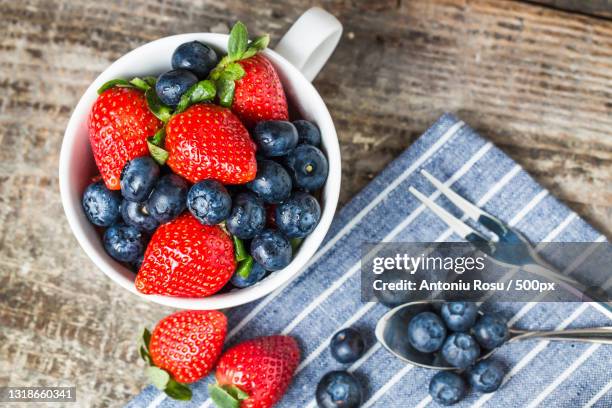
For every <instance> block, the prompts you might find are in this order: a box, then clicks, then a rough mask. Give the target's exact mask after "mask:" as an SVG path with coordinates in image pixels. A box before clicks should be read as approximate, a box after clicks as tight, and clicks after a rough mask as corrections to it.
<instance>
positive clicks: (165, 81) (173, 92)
mask: <svg viewBox="0 0 612 408" xmlns="http://www.w3.org/2000/svg"><path fill="white" fill-rule="evenodd" d="M196 82H198V77H197V76H195V74H194V73H192V72H190V71H187V70H186V69H175V70H172V71H168V72H164V73H163V74H161V75H160V76H159V77H158V78H157V82H156V83H155V92H156V93H157V96H158V97H159V99H160V100H161V101H162V102H163V103H164V104H166V105H168V106H170V107H173V108H174V107H176V105H178V103H179V101H180V100H181V96H183V94H184V93H185V92H187V90H188V89H189V88H191V86H192V85H194V84H195V83H196Z"/></svg>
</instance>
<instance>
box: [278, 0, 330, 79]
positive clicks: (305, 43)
mask: <svg viewBox="0 0 612 408" xmlns="http://www.w3.org/2000/svg"><path fill="white" fill-rule="evenodd" d="M341 35H342V24H341V23H340V21H338V19H337V18H336V17H334V16H333V15H331V14H330V13H328V12H327V11H325V10H323V9H322V8H319V7H313V8H311V9H309V10H308V11H306V12H305V13H304V14H302V15H301V16H300V18H298V19H297V21H296V22H295V23H293V25H292V26H291V28H290V29H289V31H287V33H286V34H285V35H284V36H283V38H281V40H280V42H279V43H278V45H277V46H276V49H275V51H276V52H278V53H279V54H280V55H282V56H283V57H284V58H285V59H286V60H287V61H289V62H290V63H291V64H292V65H293V66H295V67H296V68H297V69H299V70H300V71H301V72H302V74H303V75H304V76H305V77H306V79H307V80H309V81H311V82H312V80H313V79H314V78H315V77H316V76H317V74H318V73H319V71H321V68H323V65H325V63H326V62H327V60H328V59H329V57H330V56H331V55H332V53H333V52H334V49H335V48H336V45H338V41H340V36H341Z"/></svg>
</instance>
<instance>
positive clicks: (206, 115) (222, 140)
mask: <svg viewBox="0 0 612 408" xmlns="http://www.w3.org/2000/svg"><path fill="white" fill-rule="evenodd" d="M165 149H166V150H167V151H168V153H169V157H168V161H167V164H168V166H170V168H171V169H172V170H173V171H174V172H175V173H177V174H179V175H181V176H183V177H184V178H186V179H187V180H189V181H191V182H193V183H196V182H198V181H201V180H204V179H215V180H217V181H220V182H221V183H223V184H244V183H247V182H249V181H251V180H253V179H254V178H255V174H256V173H257V161H256V160H255V143H253V141H252V140H251V138H250V136H249V132H248V131H247V130H246V128H245V127H244V126H243V125H242V123H241V122H240V120H239V119H238V118H237V117H236V116H235V115H234V114H233V113H232V112H231V111H230V110H229V109H227V108H223V107H220V106H216V105H212V104H195V105H192V106H191V107H189V108H188V109H187V110H185V111H184V112H182V113H179V114H176V115H174V116H173V117H172V119H170V121H169V122H168V126H167V127H166V140H165Z"/></svg>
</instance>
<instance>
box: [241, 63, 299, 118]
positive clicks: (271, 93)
mask: <svg viewBox="0 0 612 408" xmlns="http://www.w3.org/2000/svg"><path fill="white" fill-rule="evenodd" d="M238 64H240V65H241V66H242V68H243V69H244V72H245V75H244V76H243V77H242V78H241V79H239V80H238V81H236V90H235V91H234V101H233V103H232V111H233V112H234V113H235V114H236V115H237V116H238V117H239V118H240V119H241V120H242V122H243V123H244V124H245V125H246V126H247V127H248V128H251V127H253V126H255V124H256V123H257V122H261V121H264V120H288V119H289V111H288V108H287V98H286V97H285V91H284V90H283V85H282V84H281V82H280V79H279V78H278V74H277V73H276V69H274V66H273V65H272V63H271V62H270V60H268V59H267V58H266V57H264V56H263V55H261V54H257V55H255V56H253V57H251V58H247V59H244V60H241V61H239V62H238Z"/></svg>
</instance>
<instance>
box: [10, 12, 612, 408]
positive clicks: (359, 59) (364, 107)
mask: <svg viewBox="0 0 612 408" xmlns="http://www.w3.org/2000/svg"><path fill="white" fill-rule="evenodd" d="M267 3H271V4H267ZM310 3H311V4H310ZM535 3H538V2H537V1H536V2H528V3H520V2H508V1H485V0H483V1H466V0H436V1H432V0H411V1H398V0H386V1H384V0H381V1H376V2H368V1H350V0H349V1H346V0H337V1H332V0H329V1H323V2H306V1H298V0H287V1H283V2H280V1H279V2H265V1H252V2H244V1H239V0H229V1H211V0H200V1H196V2H189V1H179V0H172V1H166V2H161V1H155V2H147V1H144V0H134V1H129V2H127V1H118V0H117V1H112V2H101V1H92V0H51V1H43V0H40V1H19V2H18V1H4V2H2V3H0V15H2V16H3V24H2V26H1V27H0V44H1V45H0V64H1V66H2V69H1V70H0V84H1V89H2V92H1V93H0V129H1V132H0V141H1V143H0V386H3V385H59V384H62V385H76V386H77V387H78V391H77V394H78V402H79V405H80V406H118V405H121V404H122V403H123V402H124V401H126V400H127V399H129V398H130V397H131V396H133V395H134V394H136V393H137V392H138V390H139V389H141V387H142V386H143V385H144V384H145V380H144V377H143V375H142V365H141V364H139V362H138V357H137V353H136V346H135V344H136V341H137V338H138V336H139V334H140V331H141V328H142V327H143V326H144V325H148V326H152V325H153V324H154V323H155V322H156V321H157V320H158V319H159V318H161V317H162V316H164V315H165V314H167V313H168V312H169V311H170V310H169V309H167V308H162V307H158V306H155V305H153V304H148V303H144V302H142V301H140V300H139V299H137V298H136V297H135V296H133V295H130V294H128V293H127V292H126V291H124V290H123V289H120V288H119V287H118V286H116V285H115V284H113V283H111V281H110V280H109V279H108V278H106V277H105V276H104V275H103V274H102V273H101V272H100V271H98V270H97V269H96V268H95V267H94V265H93V264H92V263H91V262H90V261H89V259H88V258H87V257H86V256H85V254H84V253H83V252H82V251H81V249H80V248H79V246H78V244H77V242H76V240H75V239H74V238H73V236H72V234H71V232H70V229H69V227H68V224H67V222H66V220H65V218H64V214H63V210H62V207H61V204H60V199H59V193H58V177H57V167H58V157H59V150H60V145H61V141H62V135H63V131H64V127H65V126H66V123H67V120H68V118H69V115H70V112H71V111H72V109H73V107H74V106H75V104H76V102H77V100H78V98H79V97H80V95H81V94H82V93H83V91H84V90H85V88H86V87H87V86H88V84H89V83H90V82H91V81H92V80H93V78H95V77H96V75H98V74H99V73H100V72H101V71H102V70H103V69H104V68H105V67H106V66H108V65H109V64H110V63H111V62H112V61H113V60H115V59H116V58H117V57H119V56H120V55H122V54H124V53H125V52H127V51H129V50H130V49H132V48H135V47H137V46H139V45H141V44H143V43H145V42H147V41H151V40H154V39H156V38H159V37H163V36H167V35H171V34H177V33H182V32H194V31H216V32H223V31H227V28H228V27H229V26H231V24H232V23H233V22H234V21H236V20H237V19H240V20H242V21H244V22H245V23H246V24H247V25H248V27H249V28H250V29H251V30H252V32H254V33H263V32H269V33H271V35H272V38H273V39H274V40H278V39H279V38H280V36H281V35H282V33H283V32H285V31H286V30H287V29H288V27H289V26H290V25H291V23H292V21H294V20H295V19H296V18H297V17H298V16H299V15H300V14H301V13H302V12H303V11H305V10H306V9H307V8H309V6H310V5H315V4H318V5H322V6H323V7H325V8H326V9H327V10H329V11H330V12H332V13H334V14H335V15H336V16H338V18H339V19H340V20H341V21H342V23H343V24H344V29H345V31H344V34H343V37H342V40H341V42H340V45H339V47H338V49H337V51H336V53H335V54H334V55H333V56H332V58H331V60H330V61H329V63H328V65H327V66H326V67H325V68H324V70H323V71H322V72H321V74H320V75H319V76H318V77H317V78H316V80H315V81H314V84H315V86H316V87H317V89H318V90H319V91H320V93H321V95H322V96H323V98H324V100H325V101H326V103H327V105H328V107H329V109H330V111H331V114H332V116H333V118H334V119H335V123H336V127H337V130H338V135H339V137H340V142H341V148H342V154H343V178H342V183H343V184H342V196H341V204H342V203H346V202H347V200H349V198H350V197H351V196H352V195H354V194H355V193H356V192H357V191H359V190H360V189H361V188H362V187H363V186H364V185H366V184H367V183H368V181H369V180H371V179H372V177H374V175H375V174H376V173H378V172H379V171H380V170H381V169H382V168H383V167H384V166H385V165H386V164H387V163H389V162H390V161H391V160H392V159H393V158H394V157H396V156H397V155H398V154H399V153H400V152H401V151H402V150H403V149H405V148H406V147H407V146H409V145H410V144H411V143H412V142H413V141H414V140H415V138H416V137H417V136H418V135H419V134H420V133H421V132H422V131H424V130H425V129H426V128H427V126H428V125H430V124H431V123H432V122H433V121H434V120H435V119H436V118H437V117H438V116H439V115H440V114H441V113H442V112H444V111H452V112H455V113H457V114H459V115H460V116H461V117H462V118H463V119H464V120H466V121H467V122H468V123H470V124H471V125H472V126H473V127H475V128H476V129H477V130H479V131H481V132H482V134H483V135H487V136H489V137H490V138H491V140H493V141H494V142H495V143H496V144H497V145H498V146H500V147H501V148H502V149H504V150H505V151H506V152H507V153H508V154H510V155H511V156H512V157H513V158H515V159H516V160H517V161H518V162H519V163H520V164H522V165H523V166H525V168H526V169H527V170H528V171H529V172H531V174H533V175H534V176H535V177H536V178H537V179H538V180H539V181H540V182H541V183H542V184H543V185H545V186H546V187H547V188H549V189H550V190H551V191H552V193H553V194H554V195H556V196H558V197H559V198H561V199H562V200H563V201H565V202H566V203H567V204H568V205H569V206H570V207H572V208H573V209H575V210H576V211H577V212H578V213H579V214H581V215H582V216H584V217H586V218H587V219H588V220H589V221H591V222H592V223H593V224H594V225H596V226H597V227H598V228H600V229H601V230H602V231H603V232H604V233H605V234H606V235H607V236H608V237H610V236H612V222H611V221H612V20H608V19H606V16H609V15H610V11H611V6H610V2H609V1H605V0H604V1H591V2H580V1H550V0H548V1H547V0H541V1H540V3H543V4H546V5H539V4H535ZM585 3H586V4H585ZM266 4H267V5H266ZM563 7H568V8H570V9H575V8H576V7H578V11H580V12H579V13H576V12H566V11H562V10H560V8H563ZM71 406H73V405H71Z"/></svg>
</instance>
